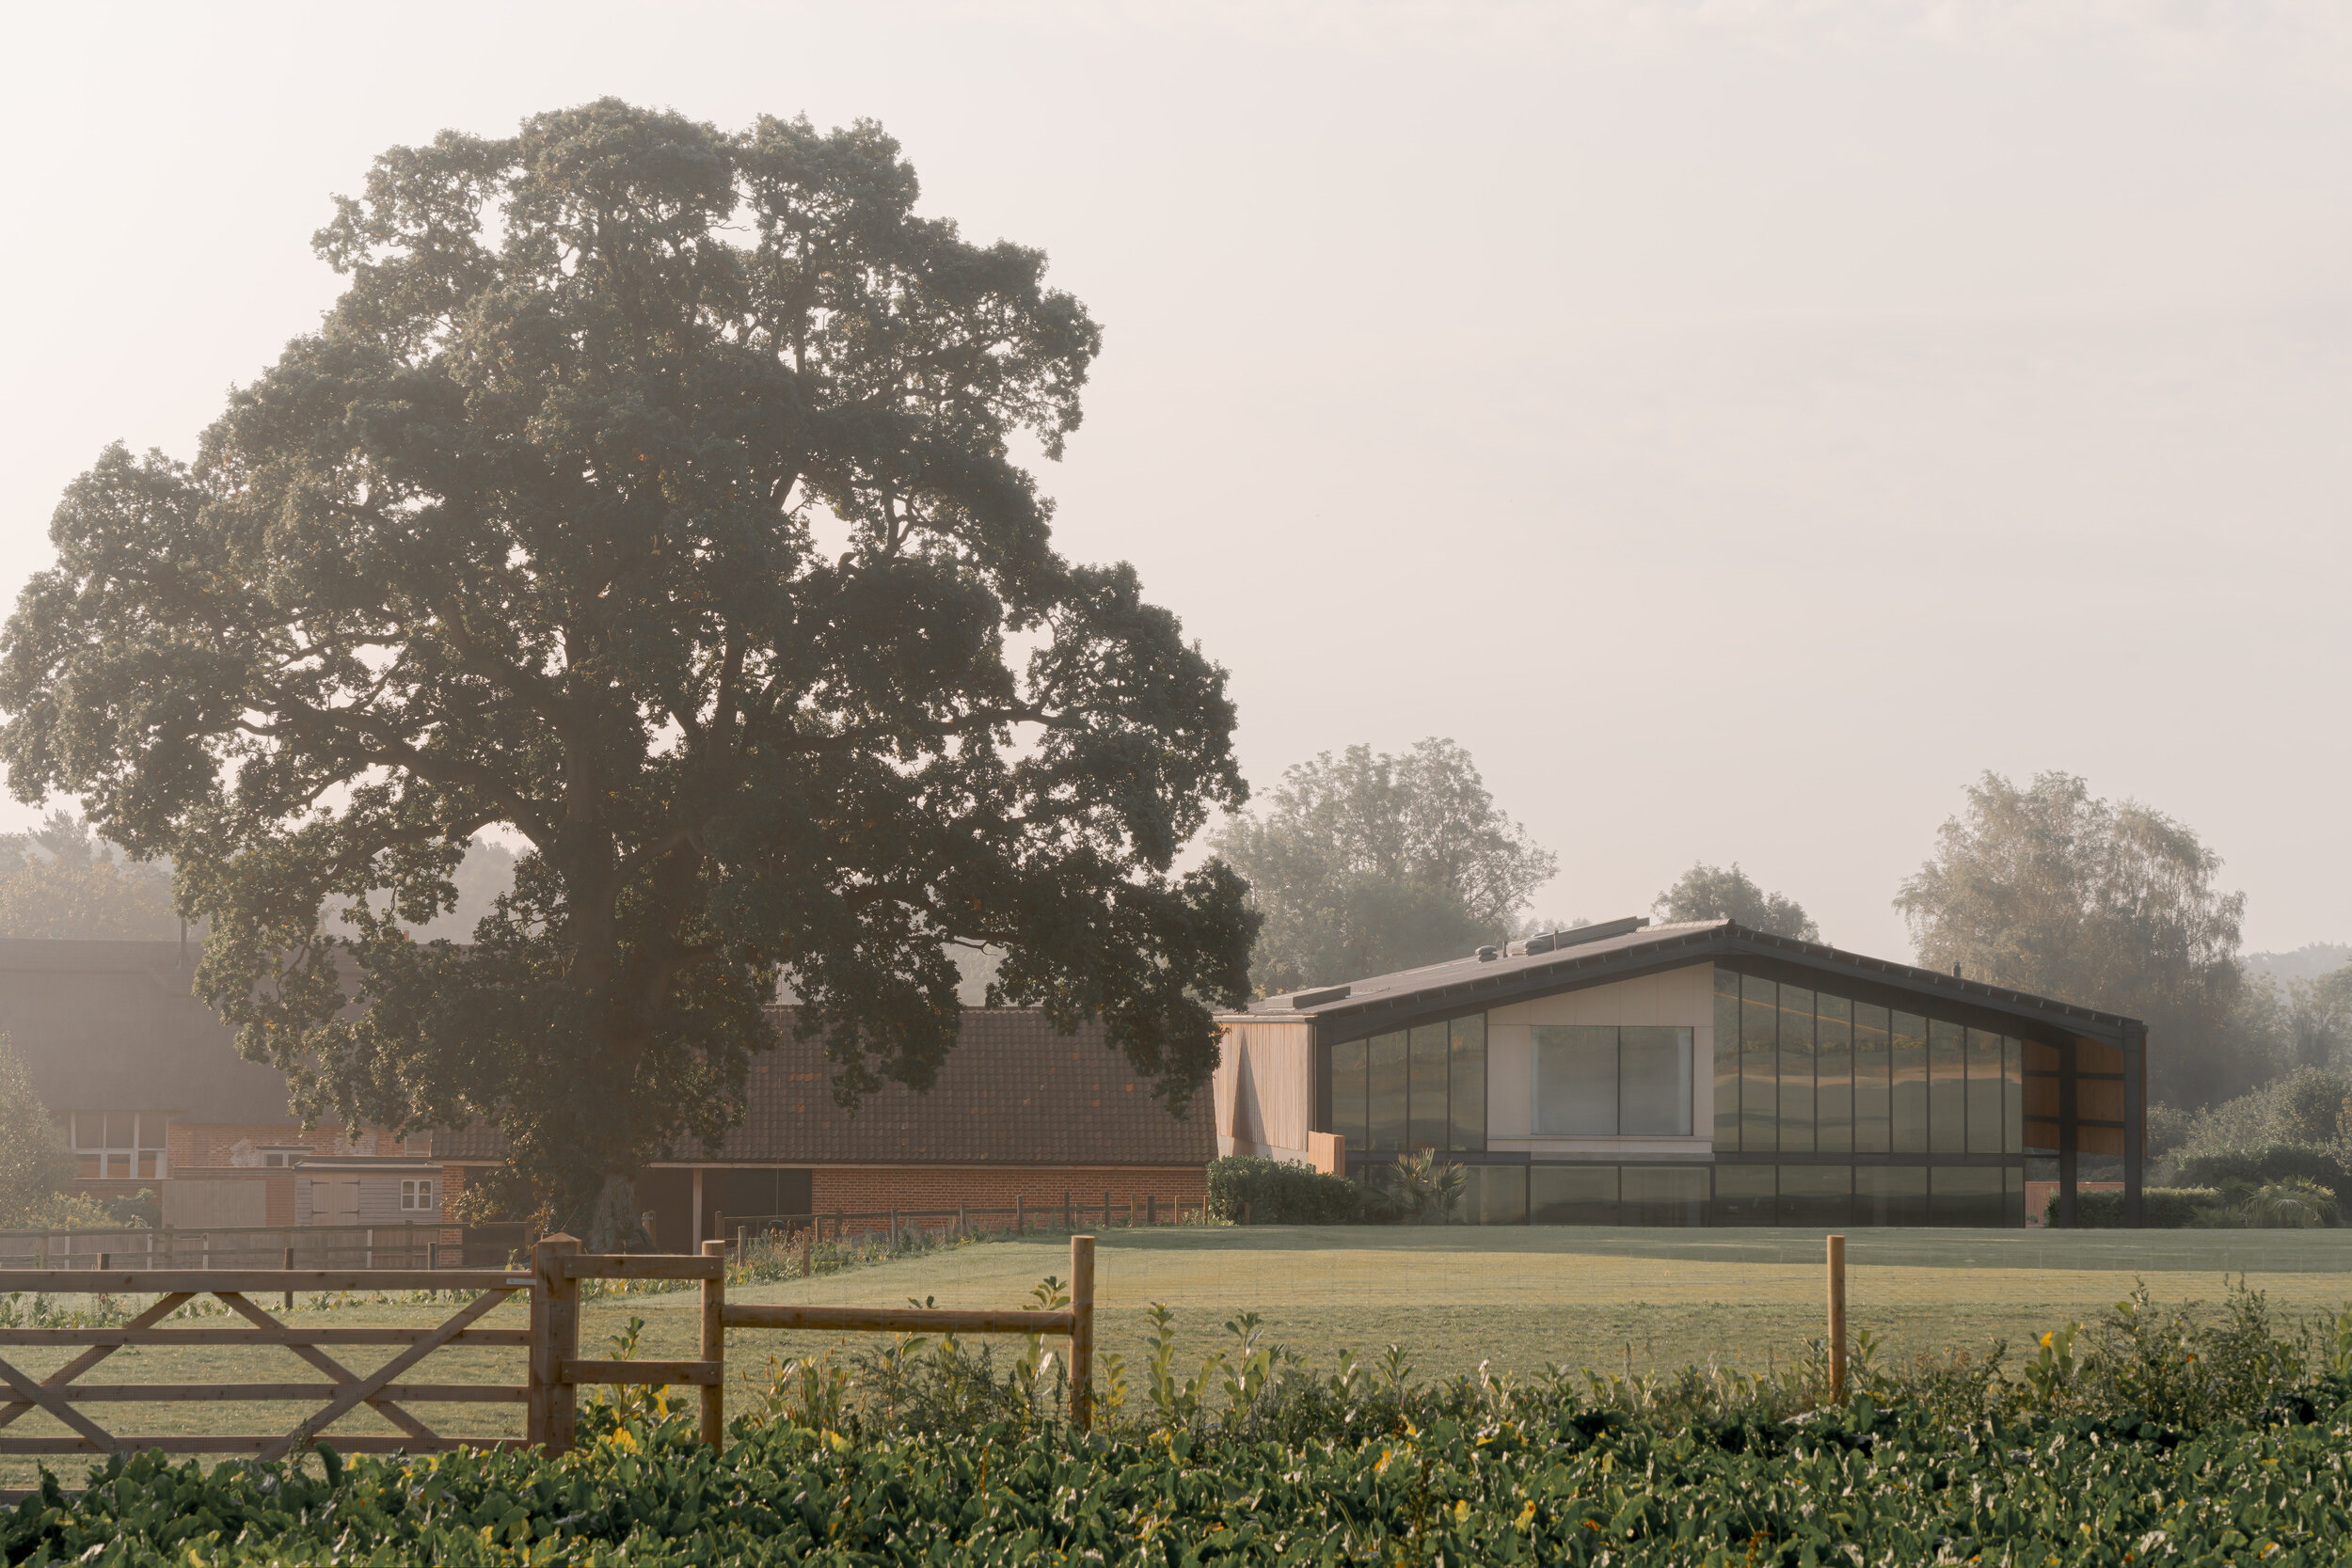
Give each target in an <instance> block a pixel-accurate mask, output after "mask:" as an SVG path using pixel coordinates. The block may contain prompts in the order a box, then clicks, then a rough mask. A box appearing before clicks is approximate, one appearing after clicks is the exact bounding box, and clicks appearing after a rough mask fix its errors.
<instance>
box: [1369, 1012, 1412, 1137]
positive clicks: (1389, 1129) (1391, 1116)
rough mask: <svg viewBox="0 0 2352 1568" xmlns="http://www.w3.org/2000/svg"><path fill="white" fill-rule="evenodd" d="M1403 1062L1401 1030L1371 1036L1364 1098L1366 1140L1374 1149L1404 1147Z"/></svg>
mask: <svg viewBox="0 0 2352 1568" xmlns="http://www.w3.org/2000/svg"><path fill="white" fill-rule="evenodd" d="M1406 1065H1407V1064H1406V1051H1405V1032H1404V1031H1403V1030H1401V1029H1400V1030H1398V1031H1397V1032H1396V1033H1395V1034H1392V1035H1375V1036H1374V1037H1372V1046H1371V1050H1370V1060H1369V1062H1368V1064H1367V1076H1368V1078H1369V1079H1370V1089H1369V1093H1368V1094H1367V1096H1366V1098H1367V1100H1368V1101H1370V1104H1371V1111H1370V1115H1369V1120H1370V1122H1371V1126H1370V1128H1369V1129H1368V1139H1367V1141H1368V1142H1369V1143H1370V1145H1371V1147H1372V1148H1404V1147H1405V1132H1406V1124H1405V1106H1406V1086H1405V1085H1406Z"/></svg>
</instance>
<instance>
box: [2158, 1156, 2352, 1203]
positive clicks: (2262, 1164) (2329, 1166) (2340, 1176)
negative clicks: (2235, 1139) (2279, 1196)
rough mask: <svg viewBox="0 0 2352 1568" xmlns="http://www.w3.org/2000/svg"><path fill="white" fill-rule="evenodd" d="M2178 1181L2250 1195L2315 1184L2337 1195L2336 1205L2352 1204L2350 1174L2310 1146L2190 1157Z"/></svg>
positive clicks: (2334, 1157)
mask: <svg viewBox="0 0 2352 1568" xmlns="http://www.w3.org/2000/svg"><path fill="white" fill-rule="evenodd" d="M2181 1180H2183V1181H2185V1182H2190V1183H2194V1184H2195V1185H2197V1186H2201V1187H2217V1188H2220V1189H2221V1190H2222V1191H2223V1192H2224V1193H2228V1192H2229V1191H2230V1189H2232V1188H2233V1187H2234V1188H2242V1189H2246V1190H2248V1191H2250V1190H2252V1189H2254V1188H2257V1187H2266V1186H2269V1185H2270V1184H2271V1183H2272V1182H2274V1181H2315V1182H2317V1183H2318V1184H2319V1185H2320V1186H2323V1187H2325V1188H2327V1189H2328V1191H2329V1192H2331V1193H2333V1194H2335V1195H2336V1202H2337V1203H2338V1204H2339V1205H2342V1204H2344V1203H2345V1202H2346V1201H2347V1200H2352V1171H2346V1170H2345V1169H2344V1165H2343V1164H2342V1163H2341V1162H2340V1161H2339V1160H2338V1159H2337V1158H2336V1156H2335V1155H2334V1154H2333V1153H2331V1152H2330V1151H2329V1150H2328V1149H2325V1148H2319V1147H2317V1146H2315V1145H2312V1144H2291V1143H2279V1144H2265V1145H2262V1146H2261V1147H2259V1148H2245V1149H2225V1150H2219V1151H2216V1152H2210V1153H2204V1154H2192V1155H2190V1156H2188V1157H2187V1158H2185V1159H2184V1160H2183V1161H2182V1162H2181Z"/></svg>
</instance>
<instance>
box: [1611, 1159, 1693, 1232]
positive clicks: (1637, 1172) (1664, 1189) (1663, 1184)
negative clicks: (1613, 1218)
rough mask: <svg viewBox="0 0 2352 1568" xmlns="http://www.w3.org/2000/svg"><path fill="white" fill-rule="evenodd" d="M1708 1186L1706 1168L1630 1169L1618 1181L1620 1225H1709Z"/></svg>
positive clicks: (1658, 1166)
mask: <svg viewBox="0 0 2352 1568" xmlns="http://www.w3.org/2000/svg"><path fill="white" fill-rule="evenodd" d="M1707 1185H1708V1183H1707V1167H1706V1166H1705V1165H1627V1166H1626V1167H1624V1169H1623V1170H1622V1171H1621V1172H1620V1173H1619V1175H1618V1178H1617V1195H1618V1196H1617V1214H1618V1219H1619V1223H1621V1224H1625V1225H1673V1226H1683V1227H1693V1228H1694V1227H1698V1226H1702V1225H1705V1224H1706V1223H1707Z"/></svg>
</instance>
